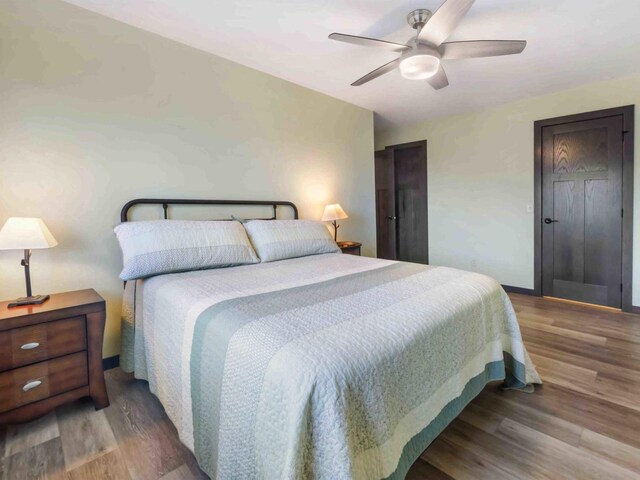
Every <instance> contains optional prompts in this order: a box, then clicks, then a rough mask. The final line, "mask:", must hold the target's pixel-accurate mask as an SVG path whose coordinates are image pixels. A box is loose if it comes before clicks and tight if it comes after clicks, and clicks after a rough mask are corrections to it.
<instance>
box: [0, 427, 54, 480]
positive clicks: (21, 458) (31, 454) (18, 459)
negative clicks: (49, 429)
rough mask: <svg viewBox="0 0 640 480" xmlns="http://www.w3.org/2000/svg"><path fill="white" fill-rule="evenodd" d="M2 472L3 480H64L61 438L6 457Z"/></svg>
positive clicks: (3, 461)
mask: <svg viewBox="0 0 640 480" xmlns="http://www.w3.org/2000/svg"><path fill="white" fill-rule="evenodd" d="M0 470H1V471H2V480H18V479H19V480H22V479H34V480H35V479H42V480H64V476H65V465H64V455H63V454H62V441H61V440H60V437H56V438H54V439H51V440H47V441H46V442H44V443H41V444H40V445H36V446H33V447H30V448H27V449H25V450H22V451H20V452H19V453H16V454H14V455H11V456H9V457H4V458H3V459H2V468H1V469H0Z"/></svg>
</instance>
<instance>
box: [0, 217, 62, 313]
mask: <svg viewBox="0 0 640 480" xmlns="http://www.w3.org/2000/svg"><path fill="white" fill-rule="evenodd" d="M57 244H58V242H57V241H56V239H55V238H53V235H51V232H50V231H49V229H48V228H47V226H46V225H45V224H44V222H43V221H42V219H40V218H24V217H11V218H9V219H8V220H7V222H6V223H5V224H4V226H3V227H2V230H0V250H24V259H23V260H22V262H21V265H22V266H23V267H24V278H25V282H26V284H27V296H26V297H22V298H18V299H17V300H15V301H13V302H11V303H9V307H18V306H22V305H34V304H40V303H44V302H46V301H47V300H48V299H49V295H32V294H31V276H30V273H29V259H30V257H31V250H34V249H37V248H51V247H55V246H56V245H57Z"/></svg>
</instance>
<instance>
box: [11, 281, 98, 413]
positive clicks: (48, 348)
mask: <svg viewBox="0 0 640 480" xmlns="http://www.w3.org/2000/svg"><path fill="white" fill-rule="evenodd" d="M8 303H9V302H0V424H6V423H20V422H26V421H28V420H32V419H34V418H36V417H39V416H41V415H44V414H45V413H47V412H49V411H50V410H53V409H54V408H56V407H58V406H60V405H62V404H63V403H67V402H70V401H72V400H76V399H78V398H81V397H91V398H92V400H93V403H94V405H95V407H96V410H99V409H101V408H104V407H107V406H109V397H108V396H107V390H106V387H105V384H104V372H103V369H102V339H103V337H104V322H105V302H104V299H103V298H102V297H101V296H100V295H98V294H97V293H96V292H95V291H94V290H79V291H76V292H67V293H59V294H54V295H51V298H50V299H49V300H48V301H47V302H45V303H44V304H42V305H29V306H25V307H15V308H7V304H8Z"/></svg>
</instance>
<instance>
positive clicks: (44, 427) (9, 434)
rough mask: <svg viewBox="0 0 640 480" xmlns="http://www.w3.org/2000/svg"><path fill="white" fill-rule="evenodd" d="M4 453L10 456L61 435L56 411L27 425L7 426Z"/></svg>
mask: <svg viewBox="0 0 640 480" xmlns="http://www.w3.org/2000/svg"><path fill="white" fill-rule="evenodd" d="M5 430H6V433H5V442H4V443H5V447H4V450H3V451H4V455H3V456H5V457H9V456H11V455H14V454H16V453H19V452H21V451H23V450H26V449H28V448H31V447H34V446H36V445H40V444H41V443H44V442H47V441H49V440H52V439H54V438H56V437H59V436H60V431H59V429H58V418H57V415H56V412H51V413H49V414H47V415H45V416H44V417H40V418H38V419H36V420H34V421H33V422H29V423H28V424H26V425H9V426H8V427H6V429H5Z"/></svg>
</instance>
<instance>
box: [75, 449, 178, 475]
mask: <svg viewBox="0 0 640 480" xmlns="http://www.w3.org/2000/svg"><path fill="white" fill-rule="evenodd" d="M64 478H65V480H87V479H92V478H96V479H98V478H99V479H104V480H131V475H130V474H129V470H127V465H126V463H125V461H124V459H123V458H122V455H121V454H120V451H119V450H118V449H116V450H111V451H110V452H107V453H105V454H104V455H101V456H99V457H97V458H94V459H93V460H90V461H89V462H87V463H85V464H83V465H80V466H78V467H76V468H74V469H73V470H71V471H68V472H67V473H66V475H65V477H64ZM185 480H188V479H187V477H185Z"/></svg>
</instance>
